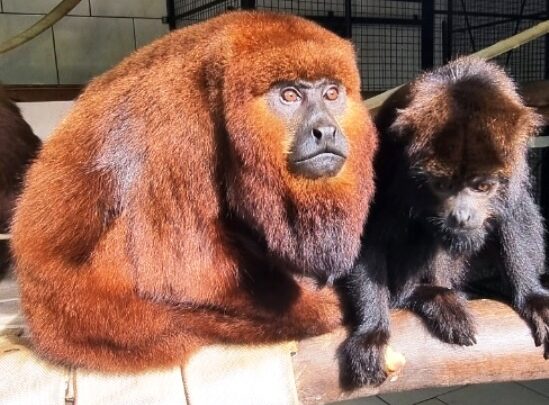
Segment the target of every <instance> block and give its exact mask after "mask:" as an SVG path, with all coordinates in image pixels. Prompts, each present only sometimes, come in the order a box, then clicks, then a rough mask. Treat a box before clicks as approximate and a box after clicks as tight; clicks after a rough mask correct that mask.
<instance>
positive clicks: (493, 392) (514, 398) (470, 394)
mask: <svg viewBox="0 0 549 405" xmlns="http://www.w3.org/2000/svg"><path fill="white" fill-rule="evenodd" d="M439 399H440V400H441V401H443V402H445V403H446V404H448V405H489V404H497V405H547V404H549V401H548V400H547V398H546V397H544V396H542V395H540V394H538V393H536V392H534V391H531V390H530V389H528V388H526V387H524V386H522V385H520V384H516V383H502V384H481V385H470V386H468V387H465V388H463V389H460V390H457V391H453V392H449V393H447V394H444V395H440V396H439Z"/></svg>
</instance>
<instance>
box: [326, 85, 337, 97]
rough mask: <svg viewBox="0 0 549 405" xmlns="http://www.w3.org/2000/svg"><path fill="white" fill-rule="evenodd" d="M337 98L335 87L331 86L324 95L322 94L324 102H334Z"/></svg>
mask: <svg viewBox="0 0 549 405" xmlns="http://www.w3.org/2000/svg"><path fill="white" fill-rule="evenodd" d="M338 97H339V90H338V88H337V87H335V86H332V87H330V88H329V89H328V90H326V93H324V98H325V99H326V100H330V101H335V100H337V98H338Z"/></svg>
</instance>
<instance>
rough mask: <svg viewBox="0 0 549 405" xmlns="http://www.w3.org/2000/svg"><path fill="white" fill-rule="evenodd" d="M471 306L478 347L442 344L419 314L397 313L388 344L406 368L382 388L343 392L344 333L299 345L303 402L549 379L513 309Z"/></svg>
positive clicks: (296, 360) (548, 366)
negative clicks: (340, 355)
mask: <svg viewBox="0 0 549 405" xmlns="http://www.w3.org/2000/svg"><path fill="white" fill-rule="evenodd" d="M469 308H470V310H471V311H472V313H473V314H474V318H475V320H476V324H477V328H478V329H477V330H478V335H477V342H478V343H477V344H476V345H474V346H471V347H456V346H454V345H449V344H446V343H442V342H441V341H440V340H438V339H437V338H435V337H433V336H431V334H430V333H429V332H428V331H427V330H426V328H425V327H424V325H423V324H422V321H421V320H420V319H419V318H418V317H417V316H415V315H413V314H411V313H410V312H408V311H403V310H402V311H394V312H393V313H392V316H391V333H392V337H391V342H390V345H391V346H392V347H393V349H394V350H396V351H397V352H400V353H402V354H404V357H405V358H406V365H405V366H404V368H403V369H402V370H401V371H400V372H399V373H397V374H396V375H394V376H393V377H392V378H391V377H389V379H388V380H387V381H386V382H385V383H384V384H382V385H381V386H380V387H378V388H371V387H370V388H368V387H367V388H362V389H358V390H354V391H352V392H343V391H342V390H341V389H340V385H339V382H338V379H339V367H338V363H337V359H336V351H337V349H338V347H339V345H340V344H341V342H342V341H343V339H344V338H345V336H346V332H345V331H344V330H340V331H338V332H336V333H332V334H329V335H324V336H319V337H316V338H313V339H308V340H305V341H302V342H300V343H299V344H298V348H297V353H296V354H295V355H294V357H293V364H294V373H295V379H296V387H297V392H298V395H299V399H300V402H301V403H302V404H303V405H310V404H325V403H328V402H333V401H339V400H344V399H349V398H358V397H364V396H369V395H376V394H378V393H383V392H393V391H406V390H412V389H419V388H426V387H442V386H454V385H463V384H476V383H487V382H500V381H511V380H513V381H516V380H528V379H530V380H532V379H541V378H549V361H546V360H544V359H543V351H542V349H541V348H540V347H536V346H535V345H534V340H533V338H532V334H531V331H530V328H529V327H528V326H527V324H526V323H525V322H524V321H523V320H522V319H521V318H520V317H519V316H518V315H517V314H516V312H515V311H513V310H512V309H511V308H510V307H509V306H507V305H505V304H502V303H499V302H496V301H491V300H476V301H471V302H469Z"/></svg>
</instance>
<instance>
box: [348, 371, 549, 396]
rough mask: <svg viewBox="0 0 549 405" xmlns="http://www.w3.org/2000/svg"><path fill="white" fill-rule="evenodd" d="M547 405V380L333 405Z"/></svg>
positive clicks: (412, 393)
mask: <svg viewBox="0 0 549 405" xmlns="http://www.w3.org/2000/svg"><path fill="white" fill-rule="evenodd" d="M548 367H549V364H548ZM416 404H421V405H492V404H494V405H549V380H536V381H521V382H510V383H499V384H481V385H468V386H462V387H448V388H435V389H426V390H417V391H408V392H399V393H395V394H384V395H378V396H375V397H370V398H364V399H357V400H350V401H343V402H338V403H337V405H416Z"/></svg>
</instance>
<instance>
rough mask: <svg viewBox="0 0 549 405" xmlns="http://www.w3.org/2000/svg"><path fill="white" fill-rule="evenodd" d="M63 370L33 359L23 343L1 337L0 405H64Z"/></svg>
mask: <svg viewBox="0 0 549 405" xmlns="http://www.w3.org/2000/svg"><path fill="white" fill-rule="evenodd" d="M68 380H69V375H68V371H67V370H66V369H63V368H60V367H55V366H52V365H51V364H49V363H46V362H44V361H43V360H41V359H39V358H38V357H36V355H35V354H34V353H33V352H32V351H31V350H29V349H28V348H27V347H26V342H25V341H23V340H20V339H18V338H16V337H14V336H0V403H1V404H2V405H21V404H40V405H65V391H66V388H67V383H68Z"/></svg>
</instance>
